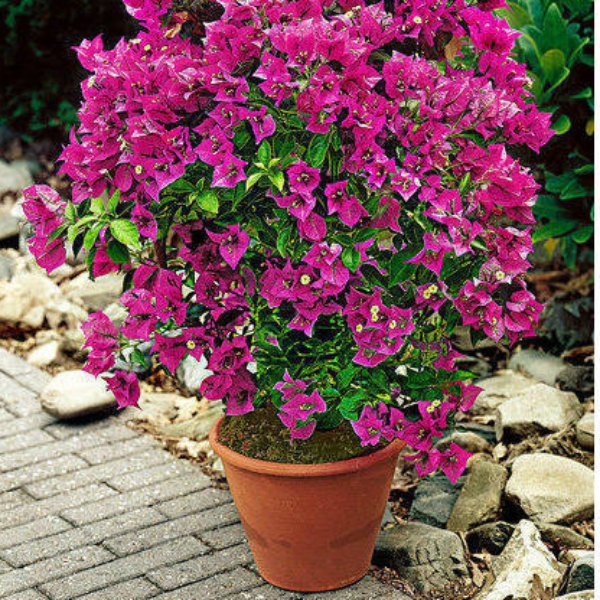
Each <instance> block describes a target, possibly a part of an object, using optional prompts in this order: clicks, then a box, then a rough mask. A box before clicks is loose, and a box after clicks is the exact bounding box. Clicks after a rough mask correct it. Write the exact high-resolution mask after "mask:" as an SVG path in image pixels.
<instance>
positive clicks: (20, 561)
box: [0, 508, 166, 567]
mask: <svg viewBox="0 0 600 600" xmlns="http://www.w3.org/2000/svg"><path fill="white" fill-rule="evenodd" d="M164 519H165V517H164V515H162V514H160V513H159V512H157V511H156V510H154V509H152V508H140V509H137V510H132V511H131V512H128V513H125V514H122V515H117V516H115V517H111V518H110V519H104V520H102V521H96V522H95V523H90V524H89V525H85V526H84V527H74V528H71V529H70V530H69V531H64V530H59V532H57V533H56V534H55V535H52V534H50V535H49V536H48V537H41V539H35V540H32V541H28V542H26V543H23V544H19V545H17V544H14V545H11V546H10V547H8V548H6V549H5V550H2V551H0V554H1V555H2V557H3V558H4V559H6V560H7V561H8V562H10V563H11V564H12V565H14V566H15V567H23V566H25V565H29V564H31V563H34V562H36V561H38V560H41V559H44V558H49V557H51V556H55V555H57V554H60V553H61V552H68V551H70V550H74V549H75V548H78V547H80V546H85V545H86V544H99V543H101V542H103V541H104V540H106V539H108V538H111V537H113V536H116V535H121V534H125V535H126V534H127V533H128V532H130V531H136V530H138V529H143V528H146V527H149V526H151V525H156V524H157V523H160V522H162V521H164ZM65 523H66V522H65ZM53 533H54V532H53ZM163 541H166V540H163Z"/></svg>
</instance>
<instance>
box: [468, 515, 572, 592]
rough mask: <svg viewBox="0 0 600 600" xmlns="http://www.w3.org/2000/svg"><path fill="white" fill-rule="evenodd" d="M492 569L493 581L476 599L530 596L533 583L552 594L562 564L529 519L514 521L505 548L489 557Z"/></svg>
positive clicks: (561, 571)
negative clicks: (513, 526) (516, 522)
mask: <svg viewBox="0 0 600 600" xmlns="http://www.w3.org/2000/svg"><path fill="white" fill-rule="evenodd" d="M492 572H493V575H494V577H495V579H494V582H493V583H492V584H491V586H490V587H488V588H487V589H486V590H484V591H483V592H481V593H480V594H479V595H477V596H476V598H477V600H509V599H510V600H531V598H532V597H534V596H533V590H535V588H536V587H538V589H539V587H540V586H541V587H542V588H543V589H544V590H545V591H547V592H548V593H550V594H552V593H553V592H554V591H556V590H557V588H558V586H559V585H560V582H561V580H562V577H563V567H562V565H561V564H560V563H559V562H558V561H557V560H556V558H555V557H554V555H553V554H552V553H551V552H550V550H548V548H546V546H545V545H544V543H543V542H542V539H541V537H540V532H539V531H538V530H537V528H536V526H535V525H534V524H533V523H532V522H531V521H521V522H520V523H519V524H518V525H517V528H516V529H515V532H514V533H513V535H512V537H511V538H510V541H509V542H508V544H507V545H506V548H504V550H503V552H502V554H500V556H498V557H497V558H496V559H495V560H494V561H493V563H492ZM550 597H552V596H550Z"/></svg>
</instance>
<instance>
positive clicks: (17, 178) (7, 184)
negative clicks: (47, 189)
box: [0, 160, 33, 196]
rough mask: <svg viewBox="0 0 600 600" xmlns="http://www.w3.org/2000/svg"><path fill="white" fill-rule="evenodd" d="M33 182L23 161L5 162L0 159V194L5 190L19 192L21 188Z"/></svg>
mask: <svg viewBox="0 0 600 600" xmlns="http://www.w3.org/2000/svg"><path fill="white" fill-rule="evenodd" d="M32 184H33V179H32V177H31V173H30V171H29V168H28V166H27V163H25V162H24V161H14V162H10V163H8V162H6V161H4V160H0V196H2V195H3V194H5V193H6V192H15V193H17V194H20V193H21V190H22V189H23V188H26V187H28V186H30V185H32Z"/></svg>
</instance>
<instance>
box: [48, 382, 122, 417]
mask: <svg viewBox="0 0 600 600" xmlns="http://www.w3.org/2000/svg"><path fill="white" fill-rule="evenodd" d="M40 403H41V405H42V408H43V409H44V410H45V411H46V412H48V413H50V414H51V415H54V416H55V417H58V418H59V419H75V418H79V417H84V416H88V415H92V414H95V413H100V412H106V411H107V410H108V409H110V408H112V407H114V406H116V401H115V397H114V396H113V394H112V392H111V391H110V390H109V389H108V388H107V386H106V382H105V381H104V380H103V379H96V378H95V377H94V376H93V375H90V373H86V372H85V371H64V372H62V373H59V374H58V375H56V376H55V377H54V378H53V379H52V381H51V382H50V383H49V384H48V385H47V386H46V387H45V388H44V390H43V391H42V393H41V394H40Z"/></svg>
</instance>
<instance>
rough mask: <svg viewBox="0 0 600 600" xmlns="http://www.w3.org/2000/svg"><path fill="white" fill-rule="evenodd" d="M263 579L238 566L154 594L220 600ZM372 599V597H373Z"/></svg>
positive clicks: (177, 599) (172, 599) (163, 598)
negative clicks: (231, 569) (177, 587)
mask: <svg viewBox="0 0 600 600" xmlns="http://www.w3.org/2000/svg"><path fill="white" fill-rule="evenodd" d="M263 583H264V581H263V580H262V579H261V578H260V577H258V576H257V575H254V573H250V571H247V570H246V569H242V568H240V567H238V568H237V569H234V570H233V571H229V572H226V573H220V574H219V575H215V576H214V577H210V578H208V579H204V580H203V581H200V582H198V583H193V584H191V585H187V586H185V587H181V588H179V589H176V590H173V591H171V592H167V593H166V594H161V595H160V596H156V598H157V599H158V598H160V600H192V599H193V600H196V599H197V600H200V599H206V600H208V599H210V600H222V599H223V598H240V597H241V596H239V595H238V594H239V592H241V591H243V590H249V589H252V588H256V587H258V586H259V585H261V584H263ZM373 600H374V599H373Z"/></svg>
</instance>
